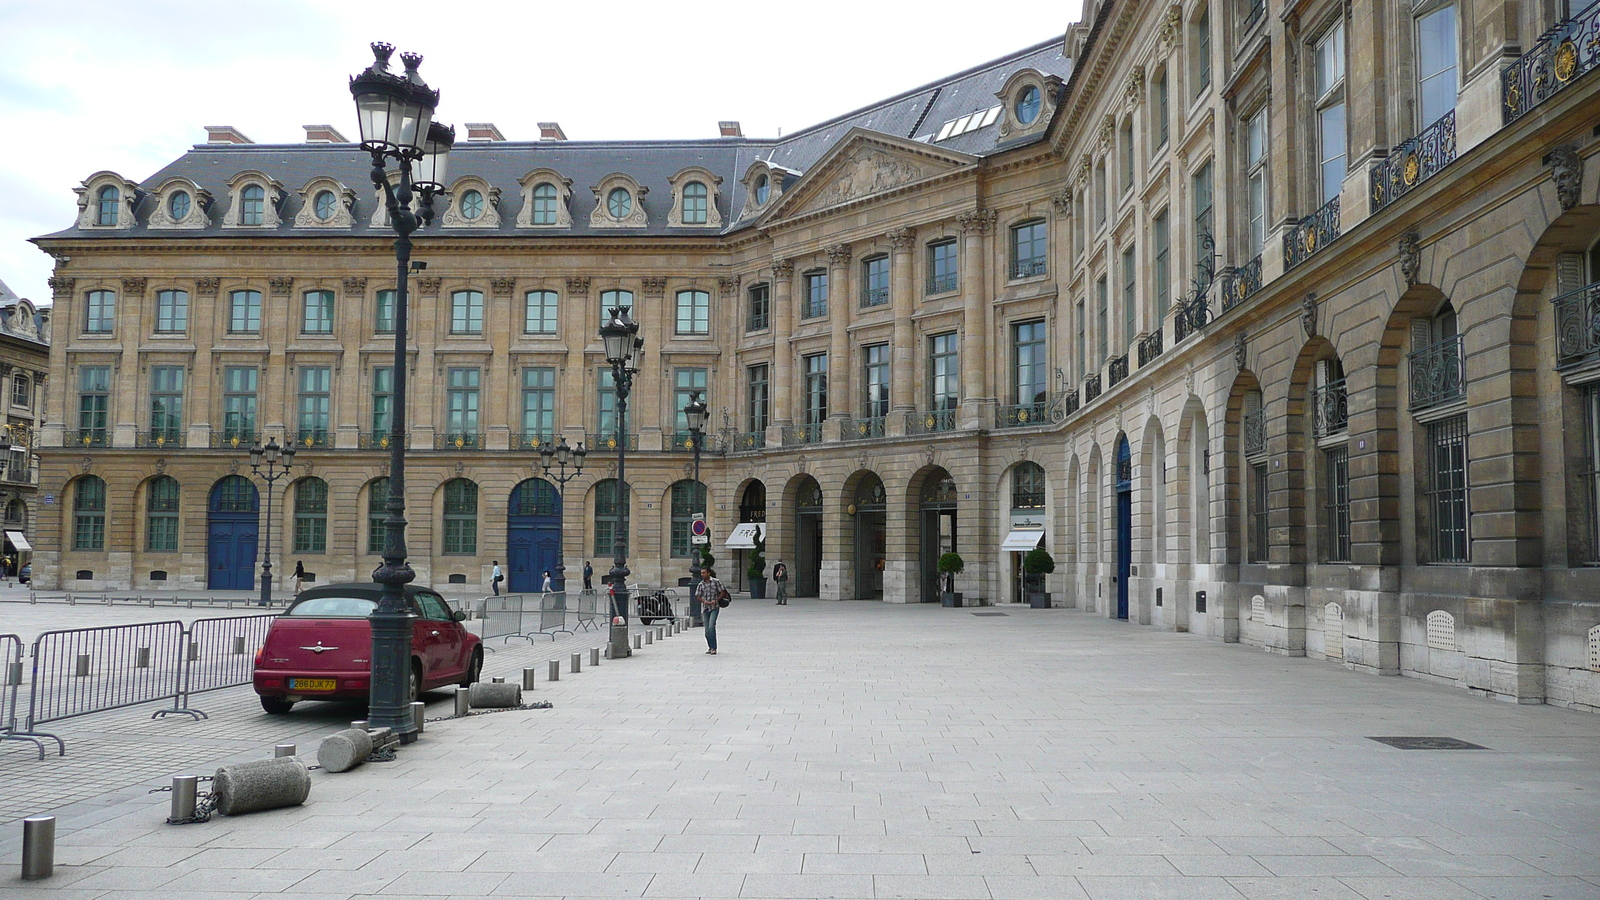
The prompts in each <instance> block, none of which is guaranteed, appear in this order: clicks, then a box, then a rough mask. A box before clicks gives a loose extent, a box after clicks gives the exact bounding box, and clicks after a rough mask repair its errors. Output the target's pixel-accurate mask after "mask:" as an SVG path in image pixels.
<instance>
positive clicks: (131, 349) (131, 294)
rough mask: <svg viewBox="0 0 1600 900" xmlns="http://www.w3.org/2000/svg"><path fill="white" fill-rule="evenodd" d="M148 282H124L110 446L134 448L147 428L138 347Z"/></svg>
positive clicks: (132, 280)
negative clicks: (114, 414) (142, 430)
mask: <svg viewBox="0 0 1600 900" xmlns="http://www.w3.org/2000/svg"><path fill="white" fill-rule="evenodd" d="M144 291H145V280H144V279H143V278H124V279H122V291H121V296H120V297H119V298H118V301H119V302H120V303H121V304H122V306H123V309H122V312H121V313H120V314H118V315H117V317H116V322H115V327H117V328H119V329H122V341H121V343H122V361H121V362H120V363H118V365H117V377H116V382H115V390H116V392H117V402H116V419H115V420H114V423H115V426H116V427H115V434H114V435H113V436H112V440H111V444H112V446H114V447H132V446H134V440H135V436H136V435H137V434H138V432H139V430H140V426H141V424H143V425H144V426H145V427H148V421H147V420H146V419H145V418H144V417H145V415H146V407H145V403H144V398H145V397H146V396H147V395H146V393H145V392H144V391H141V390H139V379H140V378H141V377H142V373H141V372H140V371H139V346H140V344H142V343H143V341H142V340H141V338H142V337H143V335H144V334H145V333H147V329H146V328H145V324H144V322H143V321H142V320H143V318H144V316H143V311H144ZM133 329H137V333H135V334H128V331H129V330H133Z"/></svg>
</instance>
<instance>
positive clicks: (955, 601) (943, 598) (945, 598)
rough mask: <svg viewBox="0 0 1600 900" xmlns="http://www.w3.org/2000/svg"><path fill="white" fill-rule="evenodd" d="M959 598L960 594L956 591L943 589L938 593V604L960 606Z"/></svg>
mask: <svg viewBox="0 0 1600 900" xmlns="http://www.w3.org/2000/svg"><path fill="white" fill-rule="evenodd" d="M961 599H962V598H961V594H960V593H958V592H955V591H944V592H943V593H941V594H939V605H940V606H948V607H952V608H955V607H959V606H961Z"/></svg>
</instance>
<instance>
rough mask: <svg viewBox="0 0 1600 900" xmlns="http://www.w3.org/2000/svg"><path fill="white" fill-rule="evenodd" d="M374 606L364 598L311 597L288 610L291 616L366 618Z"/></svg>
mask: <svg viewBox="0 0 1600 900" xmlns="http://www.w3.org/2000/svg"><path fill="white" fill-rule="evenodd" d="M375 605H376V604H375V603H374V602H373V601H372V600H368V599H367V598H365V597H311V598H308V599H306V600H301V601H300V602H299V603H296V604H295V605H294V606H292V607H290V608H289V612H288V615H291V616H315V617H320V618H327V617H331V616H341V617H348V618H357V617H359V618H366V617H367V616H370V615H372V608H373V607H374V606H375Z"/></svg>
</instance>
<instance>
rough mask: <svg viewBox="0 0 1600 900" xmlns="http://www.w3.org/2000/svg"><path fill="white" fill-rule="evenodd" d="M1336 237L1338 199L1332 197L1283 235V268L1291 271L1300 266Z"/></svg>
mask: <svg viewBox="0 0 1600 900" xmlns="http://www.w3.org/2000/svg"><path fill="white" fill-rule="evenodd" d="M1338 236H1339V198H1338V197H1334V198H1333V199H1332V200H1329V201H1328V202H1327V203H1324V204H1322V208H1321V209H1319V210H1317V211H1316V212H1314V213H1312V214H1311V215H1309V216H1306V217H1305V218H1304V219H1301V220H1300V222H1299V224H1297V225H1295V226H1294V227H1293V228H1291V229H1289V231H1288V232H1287V233H1285V234H1284V236H1283V267H1284V268H1285V269H1292V268H1294V267H1295V266H1298V265H1300V264H1301V263H1303V262H1305V261H1306V260H1308V259H1310V258H1311V257H1312V255H1313V254H1315V253H1316V252H1317V251H1318V250H1321V249H1322V248H1323V247H1326V246H1327V245H1328V244H1330V243H1332V242H1333V239H1334V238H1337V237H1338Z"/></svg>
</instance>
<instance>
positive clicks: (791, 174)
mask: <svg viewBox="0 0 1600 900" xmlns="http://www.w3.org/2000/svg"><path fill="white" fill-rule="evenodd" d="M799 175H800V173H799V172H796V171H794V170H792V169H785V168H784V167H782V166H779V165H775V164H773V163H769V162H766V161H762V162H757V163H756V164H754V165H752V166H751V167H750V168H748V169H746V170H745V173H744V177H743V178H741V179H739V182H740V183H741V184H743V185H744V206H743V207H741V208H740V210H739V218H741V219H746V218H749V217H751V216H756V215H760V214H761V212H762V211H763V210H765V209H767V208H768V207H770V206H771V205H772V203H773V202H774V201H776V200H777V199H778V198H779V197H781V196H783V189H784V188H785V187H786V186H787V183H788V182H789V181H793V180H794V178H797V177H799Z"/></svg>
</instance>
